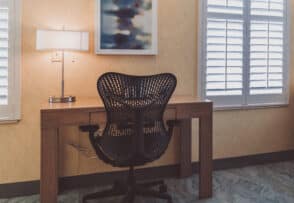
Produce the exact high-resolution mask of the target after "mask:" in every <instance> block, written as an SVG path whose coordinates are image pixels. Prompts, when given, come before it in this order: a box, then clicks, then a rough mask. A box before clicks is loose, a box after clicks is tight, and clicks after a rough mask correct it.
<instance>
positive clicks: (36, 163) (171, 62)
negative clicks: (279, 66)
mask: <svg viewBox="0 0 294 203" xmlns="http://www.w3.org/2000/svg"><path fill="white" fill-rule="evenodd" d="M158 2H159V14H158V16H159V55H158V56H156V57H153V56H97V55H95V54H93V53H94V47H93V41H94V15H95V14H94V11H95V6H94V5H95V0H23V9H22V11H23V14H22V16H23V27H22V38H23V41H22V45H23V51H22V53H23V54H22V56H23V57H22V60H23V62H22V100H21V103H22V120H21V122H19V123H18V124H10V125H8V124H6V125H0V139H1V142H0V163H1V164H0V184H1V183H10V182H19V181H30V180H37V179H39V174H40V173H39V171H40V127H39V126H40V115H39V109H40V105H41V103H43V102H46V99H47V97H48V96H49V95H58V94H59V89H60V84H59V81H60V66H59V65H60V64H52V63H51V62H50V56H51V54H52V53H48V52H37V51H36V50H35V31H36V29H37V28H53V29H61V28H62V27H63V25H65V28H66V29H73V30H87V31H90V33H91V50H90V53H74V55H75V56H76V58H77V61H76V62H75V63H72V62H71V55H72V54H73V53H70V54H68V55H67V58H66V92H67V93H70V94H74V95H76V96H78V97H85V96H87V97H89V96H93V95H97V92H96V87H95V85H96V80H97V78H98V77H99V76H100V75H101V74H102V73H104V72H105V71H119V72H125V73H132V74H151V73H159V72H173V73H174V74H176V76H177V77H178V81H179V84H178V87H177V90H176V94H177V95H196V93H197V33H198V31H197V18H198V12H197V11H198V5H197V2H198V1H197V0H183V1H179V0H168V1H164V0H159V1H158ZM291 2H292V4H293V3H294V1H293V0H292V1H291ZM291 7H293V5H292V6H291ZM291 50H293V48H292V47H291ZM291 64H292V63H291ZM57 76H58V77H57ZM291 84H292V86H293V85H294V81H292V82H291ZM291 95H294V94H293V92H292V94H291ZM292 112H293V99H291V104H290V106H289V107H284V108H268V109H261V110H237V111H221V112H216V113H215V117H214V157H215V158H220V157H233V156H242V155H249V154H257V153H265V152H274V151H280V150H287V149H294V136H293V129H292V123H291V118H292V115H291V113H292ZM194 123H195V126H196V127H194V128H193V132H194V137H193V139H194V143H195V145H194V146H193V150H194V152H195V153H194V155H193V160H197V156H196V155H197V150H198V147H197V122H196V121H194ZM64 131H65V134H66V135H67V137H70V135H72V137H71V139H78V138H77V136H78V134H77V133H76V131H77V130H76V129H75V128H69V129H64ZM173 149H175V150H173ZM177 150H178V148H177V139H174V140H173V143H172V144H171V147H170V149H169V152H168V154H167V155H165V157H163V159H162V160H160V161H157V162H156V163H155V164H156V165H158V164H160V165H161V164H169V163H174V162H176V161H178V158H177V156H176V152H177ZM68 153H69V151H68V150H67V152H65V154H68ZM71 157H72V158H69V159H67V160H64V161H65V162H69V163H68V164H67V165H64V166H63V168H64V170H65V171H71V172H68V173H67V172H62V174H65V175H70V174H78V173H84V172H83V167H84V166H82V165H79V166H77V159H79V157H78V156H77V155H74V153H73V155H71ZM82 162H83V161H82ZM97 162H98V161H97ZM71 164H73V168H75V171H72V170H70V169H69V166H70V165H71ZM99 164H100V165H101V166H102V168H103V170H106V169H110V167H107V166H105V165H103V164H102V163H100V162H99ZM99 164H98V165H99ZM77 167H78V168H77ZM87 170H88V171H89V169H87ZM87 170H86V171H87ZM95 170H97V168H95V169H93V171H95ZM85 173H86V172H85Z"/></svg>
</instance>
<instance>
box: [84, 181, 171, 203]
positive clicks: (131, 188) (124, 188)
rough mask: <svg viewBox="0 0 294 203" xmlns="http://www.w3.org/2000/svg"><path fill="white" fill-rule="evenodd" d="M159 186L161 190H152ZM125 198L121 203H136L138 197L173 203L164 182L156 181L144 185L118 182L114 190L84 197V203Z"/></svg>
mask: <svg viewBox="0 0 294 203" xmlns="http://www.w3.org/2000/svg"><path fill="white" fill-rule="evenodd" d="M155 186H159V190H158V191H156V190H152V189H150V188H152V187H155ZM115 196H123V198H122V200H121V201H120V203H134V202H135V197H136V196H142V197H153V198H158V199H164V200H167V203H172V198H171V196H170V195H168V194H167V187H166V185H165V184H164V182H163V181H154V182H148V183H142V184H134V185H130V184H129V183H128V184H126V183H121V182H116V183H115V184H114V186H113V187H112V189H109V190H104V191H100V192H96V193H93V194H89V195H86V196H84V197H83V203H88V201H90V200H95V199H100V198H107V197H115Z"/></svg>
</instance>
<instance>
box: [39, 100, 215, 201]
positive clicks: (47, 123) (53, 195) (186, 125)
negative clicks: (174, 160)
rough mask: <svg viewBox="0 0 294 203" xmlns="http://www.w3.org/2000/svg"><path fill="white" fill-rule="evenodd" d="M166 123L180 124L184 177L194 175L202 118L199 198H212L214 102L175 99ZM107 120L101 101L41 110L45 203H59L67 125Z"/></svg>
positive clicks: (42, 188) (83, 101)
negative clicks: (194, 144)
mask: <svg viewBox="0 0 294 203" xmlns="http://www.w3.org/2000/svg"><path fill="white" fill-rule="evenodd" d="M169 110H171V111H174V112H175V113H174V114H171V115H169V114H167V115H165V119H177V120H178V121H180V128H181V130H180V132H181V156H180V157H181V163H180V176H181V177H188V176H191V175H192V167H191V166H192V164H191V140H192V138H191V137H192V136H191V120H192V118H199V167H200V168H199V175H200V178H199V179H200V181H199V198H209V197H211V196H212V110H213V108H212V102H210V101H197V100H196V99H193V98H190V97H189V98H188V97H176V98H172V99H171V101H170V102H169V104H168V106H167V110H166V112H167V111H169ZM94 113H97V115H99V116H100V117H104V119H105V117H106V115H105V108H104V106H103V104H102V103H101V102H99V101H98V99H97V98H96V99H82V98H78V100H77V102H75V103H72V104H46V105H44V107H42V109H41V185H40V195H41V203H56V202H57V196H58V178H59V174H58V146H59V145H58V144H59V143H58V136H59V134H58V132H59V127H62V126H66V125H76V126H79V125H83V124H89V118H90V115H92V114H94Z"/></svg>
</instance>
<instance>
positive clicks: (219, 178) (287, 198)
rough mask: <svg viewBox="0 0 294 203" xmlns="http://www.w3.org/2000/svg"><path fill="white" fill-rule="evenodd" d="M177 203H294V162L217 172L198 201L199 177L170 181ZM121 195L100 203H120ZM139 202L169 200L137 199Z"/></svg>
mask: <svg viewBox="0 0 294 203" xmlns="http://www.w3.org/2000/svg"><path fill="white" fill-rule="evenodd" d="M166 182H167V184H168V188H169V193H170V194H172V196H173V202H174V203H196V202H197V203H198V202H199V203H294V161H293V162H284V163H277V164H270V165H262V166H253V167H246V168H241V169H231V170H224V171H217V172H215V173H214V178H213V185H214V188H213V191H214V195H213V198H211V199H208V200H198V199H197V194H198V178H197V176H193V177H191V178H188V179H185V180H179V179H169V180H166ZM96 190H99V188H96V189H82V190H77V191H70V192H67V193H66V194H63V195H61V196H60V197H59V202H60V203H79V202H80V199H81V197H82V195H83V194H86V193H89V192H90V193H91V192H94V191H96ZM119 200H120V198H113V199H104V200H100V201H96V202H98V203H119V202H120V201H119ZM38 202H39V196H38V195H34V196H30V197H21V198H14V199H8V200H7V199H6V200H0V203H38ZM136 203H165V201H159V200H153V199H144V200H143V199H141V198H137V199H136Z"/></svg>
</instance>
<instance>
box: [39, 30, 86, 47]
mask: <svg viewBox="0 0 294 203" xmlns="http://www.w3.org/2000/svg"><path fill="white" fill-rule="evenodd" d="M36 46H37V47H36V49H37V50H75V51H88V50H89V33H88V32H75V31H59V30H37V39H36Z"/></svg>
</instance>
